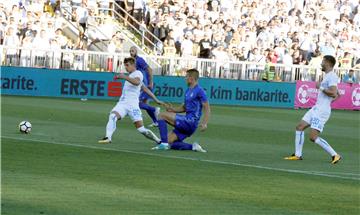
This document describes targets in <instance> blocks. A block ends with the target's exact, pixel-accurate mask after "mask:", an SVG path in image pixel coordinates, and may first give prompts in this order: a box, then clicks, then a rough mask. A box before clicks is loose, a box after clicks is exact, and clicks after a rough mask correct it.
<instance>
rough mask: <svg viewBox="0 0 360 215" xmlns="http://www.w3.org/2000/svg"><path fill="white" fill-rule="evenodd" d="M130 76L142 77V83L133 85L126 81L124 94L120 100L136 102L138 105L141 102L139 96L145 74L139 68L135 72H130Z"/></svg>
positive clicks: (130, 102)
mask: <svg viewBox="0 0 360 215" xmlns="http://www.w3.org/2000/svg"><path fill="white" fill-rule="evenodd" d="M129 77H130V78H139V79H140V84H139V85H137V86H136V85H133V84H131V83H130V82H128V81H125V84H124V87H123V90H122V95H121V97H120V99H119V102H125V103H129V104H135V105H138V104H139V96H140V90H141V86H142V84H143V78H144V77H143V74H142V72H140V71H139V70H135V71H134V72H132V73H130V75H129Z"/></svg>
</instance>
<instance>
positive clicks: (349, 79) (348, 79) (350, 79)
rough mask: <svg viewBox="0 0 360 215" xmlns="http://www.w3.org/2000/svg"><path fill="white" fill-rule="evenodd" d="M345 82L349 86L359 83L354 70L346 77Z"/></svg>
mask: <svg viewBox="0 0 360 215" xmlns="http://www.w3.org/2000/svg"><path fill="white" fill-rule="evenodd" d="M343 82H344V83H349V84H354V83H357V80H356V77H355V74H354V70H353V69H350V70H349V72H348V73H347V74H346V75H345V76H344V78H343Z"/></svg>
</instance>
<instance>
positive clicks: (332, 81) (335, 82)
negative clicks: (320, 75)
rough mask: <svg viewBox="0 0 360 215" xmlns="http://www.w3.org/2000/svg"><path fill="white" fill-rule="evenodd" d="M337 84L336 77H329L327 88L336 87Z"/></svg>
mask: <svg viewBox="0 0 360 215" xmlns="http://www.w3.org/2000/svg"><path fill="white" fill-rule="evenodd" d="M338 82H339V79H338V77H337V76H336V75H332V76H330V78H329V87H331V86H337V84H338Z"/></svg>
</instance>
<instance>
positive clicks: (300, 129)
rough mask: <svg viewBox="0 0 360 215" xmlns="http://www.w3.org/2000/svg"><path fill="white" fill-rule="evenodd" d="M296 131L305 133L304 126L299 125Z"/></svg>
mask: <svg viewBox="0 0 360 215" xmlns="http://www.w3.org/2000/svg"><path fill="white" fill-rule="evenodd" d="M295 129H296V130H297V131H303V130H304V126H302V125H301V124H300V125H297V126H296V127H295Z"/></svg>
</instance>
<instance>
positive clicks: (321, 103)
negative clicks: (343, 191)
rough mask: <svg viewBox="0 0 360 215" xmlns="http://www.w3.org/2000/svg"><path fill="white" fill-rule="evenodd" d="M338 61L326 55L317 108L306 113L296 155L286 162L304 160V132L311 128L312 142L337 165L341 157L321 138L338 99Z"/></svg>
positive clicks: (296, 135) (300, 127) (297, 128)
mask: <svg viewBox="0 0 360 215" xmlns="http://www.w3.org/2000/svg"><path fill="white" fill-rule="evenodd" d="M335 63H336V60H335V58H334V57H333V56H331V55H326V56H324V58H323V61H322V63H321V70H322V71H324V72H325V76H324V79H323V80H322V82H321V83H319V82H318V83H317V84H316V88H317V89H319V91H320V92H319V94H318V97H317V101H316V104H315V106H313V107H312V108H311V109H310V110H308V111H307V112H306V114H305V115H304V117H303V118H302V120H301V121H300V122H299V124H298V125H297V126H296V132H295V154H293V155H291V156H289V157H285V158H284V159H285V160H302V148H303V145H304V130H305V129H306V128H308V127H310V128H311V131H310V140H311V141H312V142H315V143H316V144H318V145H319V146H321V147H322V148H323V149H324V150H325V151H326V152H327V153H329V154H330V155H331V157H332V160H331V163H332V164H336V163H337V162H338V161H339V160H340V159H341V156H340V155H339V154H338V153H336V152H335V150H334V149H333V148H332V147H331V146H330V145H329V143H328V142H326V140H324V139H322V138H321V137H319V134H320V133H321V132H322V130H323V128H324V125H325V123H326V121H328V119H329V117H330V114H331V106H330V105H331V102H332V101H333V100H334V99H336V98H337V97H338V90H337V83H338V82H339V77H338V76H337V75H336V73H335V72H334V71H333V69H334V66H335Z"/></svg>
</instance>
